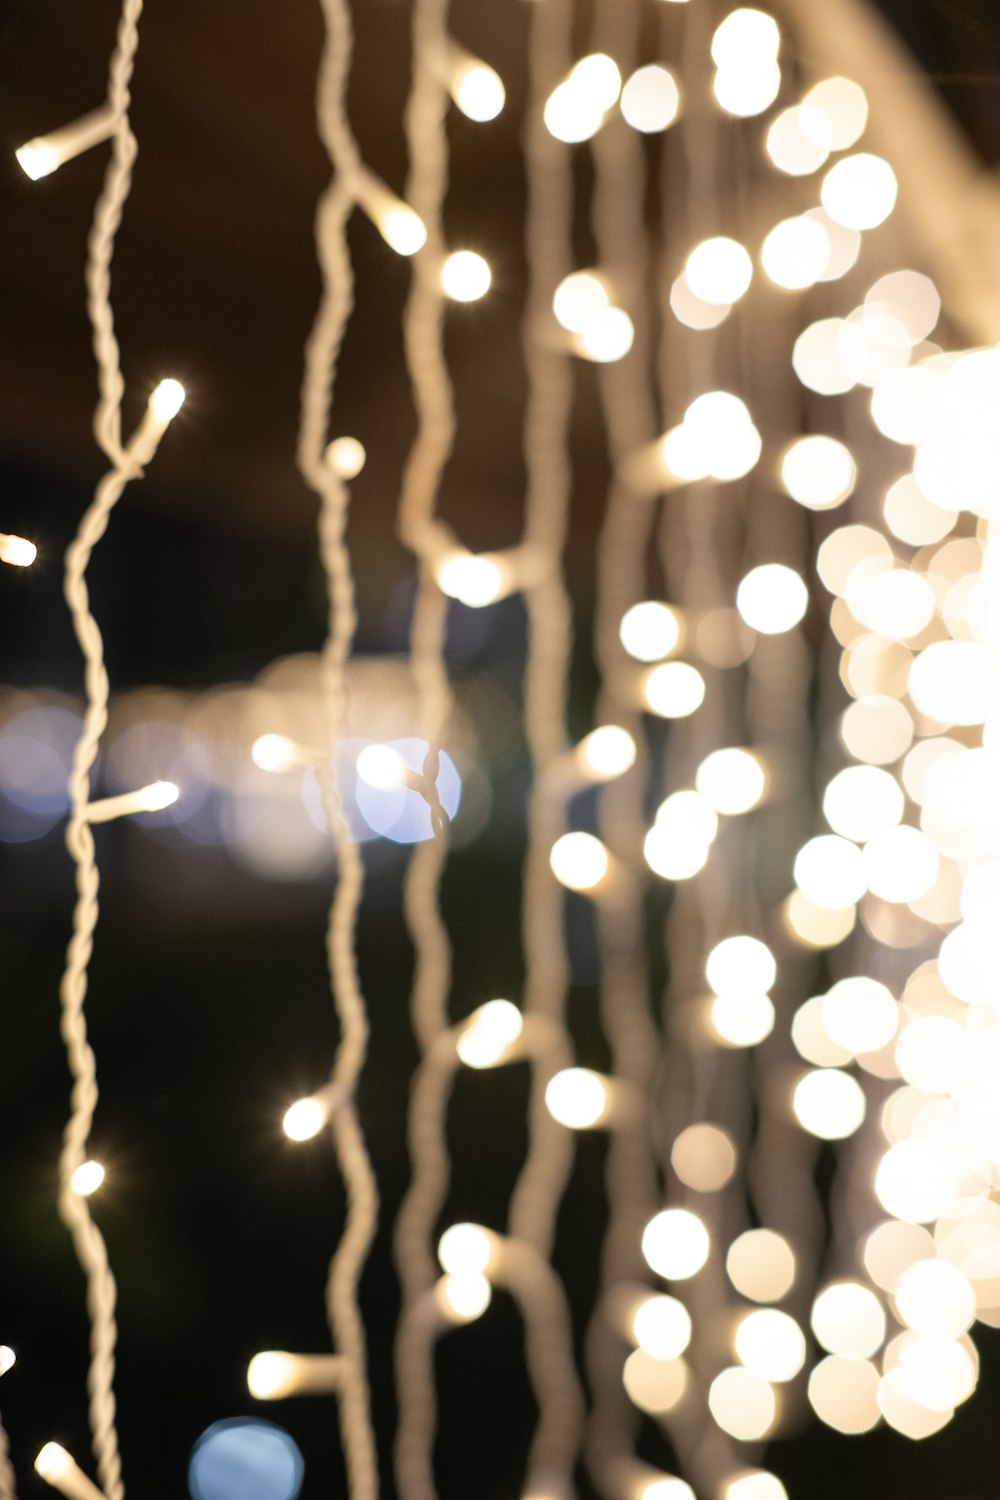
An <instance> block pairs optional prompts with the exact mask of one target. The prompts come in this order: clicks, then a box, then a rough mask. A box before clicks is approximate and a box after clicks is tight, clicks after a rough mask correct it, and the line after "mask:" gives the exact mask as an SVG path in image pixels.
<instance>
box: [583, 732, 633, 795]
mask: <svg viewBox="0 0 1000 1500" xmlns="http://www.w3.org/2000/svg"><path fill="white" fill-rule="evenodd" d="M577 754H578V756H579V757H580V759H581V761H582V762H583V764H584V766H585V767H586V769H587V771H588V772H589V774H590V776H591V777H592V778H593V779H594V780H596V781H610V780H612V779H613V778H614V777H616V776H623V775H624V774H625V772H626V771H628V770H631V768H632V766H634V765H635V757H636V748H635V740H634V739H633V738H632V736H631V735H630V734H629V732H628V730H627V729H622V728H620V727H619V725H617V724H602V725H601V727H600V728H599V729H594V730H592V731H591V733H590V734H588V735H587V737H586V738H585V739H583V740H581V741H580V744H579V745H578V746H577Z"/></svg>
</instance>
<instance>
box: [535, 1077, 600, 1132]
mask: <svg viewBox="0 0 1000 1500" xmlns="http://www.w3.org/2000/svg"><path fill="white" fill-rule="evenodd" d="M545 1107H546V1109H547V1110H548V1112H549V1114H550V1115H551V1116H552V1118H553V1119H554V1120H558V1121H559V1124H560V1125H565V1126H567V1127H568V1129H570V1130H589V1129H591V1127H592V1126H594V1125H599V1124H600V1123H601V1121H602V1120H604V1119H605V1118H606V1116H607V1112H608V1086H607V1084H606V1083H605V1081H604V1079H603V1078H602V1077H601V1075H600V1074H599V1073H594V1072H592V1071H591V1069H590V1068H563V1069H562V1071H561V1072H559V1073H556V1074H555V1075H554V1077H552V1078H550V1079H549V1081H548V1083H547V1084H546V1086H545Z"/></svg>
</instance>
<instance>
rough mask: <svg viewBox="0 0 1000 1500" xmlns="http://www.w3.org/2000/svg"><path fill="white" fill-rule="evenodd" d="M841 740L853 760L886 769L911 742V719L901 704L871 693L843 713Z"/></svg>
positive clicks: (904, 751)
mask: <svg viewBox="0 0 1000 1500" xmlns="http://www.w3.org/2000/svg"><path fill="white" fill-rule="evenodd" d="M840 737H841V739H842V740H843V741H844V744H845V745H846V746H847V749H848V750H849V751H850V752H851V754H852V755H853V756H854V757H855V759H856V760H862V761H866V762H867V763H868V764H869V765H876V766H887V765H890V764H891V763H892V762H893V761H894V760H898V759H899V757H900V756H901V755H905V754H906V752H907V750H909V748H910V746H911V744H912V743H913V720H912V718H911V717H910V715H909V714H908V713H907V711H906V709H905V708H904V707H903V705H902V703H898V702H897V701H896V700H895V699H894V698H887V697H885V696H884V695H883V694H879V693H872V694H870V695H869V696H868V697H865V698H859V699H858V701H857V702H856V703H852V704H851V706H850V708H848V709H847V710H846V711H845V713H844V717H843V718H842V719H841V721H840Z"/></svg>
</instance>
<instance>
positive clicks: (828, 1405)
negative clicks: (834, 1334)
mask: <svg viewBox="0 0 1000 1500" xmlns="http://www.w3.org/2000/svg"><path fill="white" fill-rule="evenodd" d="M878 1385H879V1374H878V1371H877V1370H876V1368H875V1366H874V1365H873V1364H871V1363H870V1362H869V1361H868V1360H864V1359H845V1358H844V1357H843V1356H842V1355H839V1354H830V1355H828V1356H827V1357H826V1359H821V1360H820V1362H819V1364H818V1365H816V1367H815V1368H814V1370H813V1371H812V1374H811V1375H810V1376H809V1404H810V1405H811V1406H812V1409H813V1411H814V1412H815V1413H816V1415H817V1416H818V1417H819V1419H820V1421H821V1422H825V1423H826V1425H827V1427H832V1428H833V1429H834V1431H835V1432H846V1433H859V1432H870V1431H871V1429H872V1428H873V1427H875V1426H876V1425H877V1424H878V1421H879V1418H880V1416H881V1412H880V1411H879V1405H878Z"/></svg>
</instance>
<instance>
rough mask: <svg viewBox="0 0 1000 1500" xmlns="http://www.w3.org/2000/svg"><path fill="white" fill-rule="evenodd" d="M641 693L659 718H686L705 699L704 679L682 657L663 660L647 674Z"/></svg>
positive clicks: (696, 669)
mask: <svg viewBox="0 0 1000 1500" xmlns="http://www.w3.org/2000/svg"><path fill="white" fill-rule="evenodd" d="M644 695H645V699H646V703H647V706H648V707H649V708H650V709H651V710H652V711H653V713H654V714H658V715H659V716H660V718H661V719H687V718H689V717H690V716H691V714H693V713H696V712H697V711H698V709H699V708H700V707H701V705H702V703H703V702H704V701H705V679H704V677H702V675H701V673H700V672H699V671H698V668H697V667H692V666H691V665H690V664H689V663H688V662H686V661H667V662H664V663H663V664H662V666H659V667H654V668H653V670H652V671H651V672H650V673H649V674H648V676H647V677H646V682H645V686H644Z"/></svg>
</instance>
